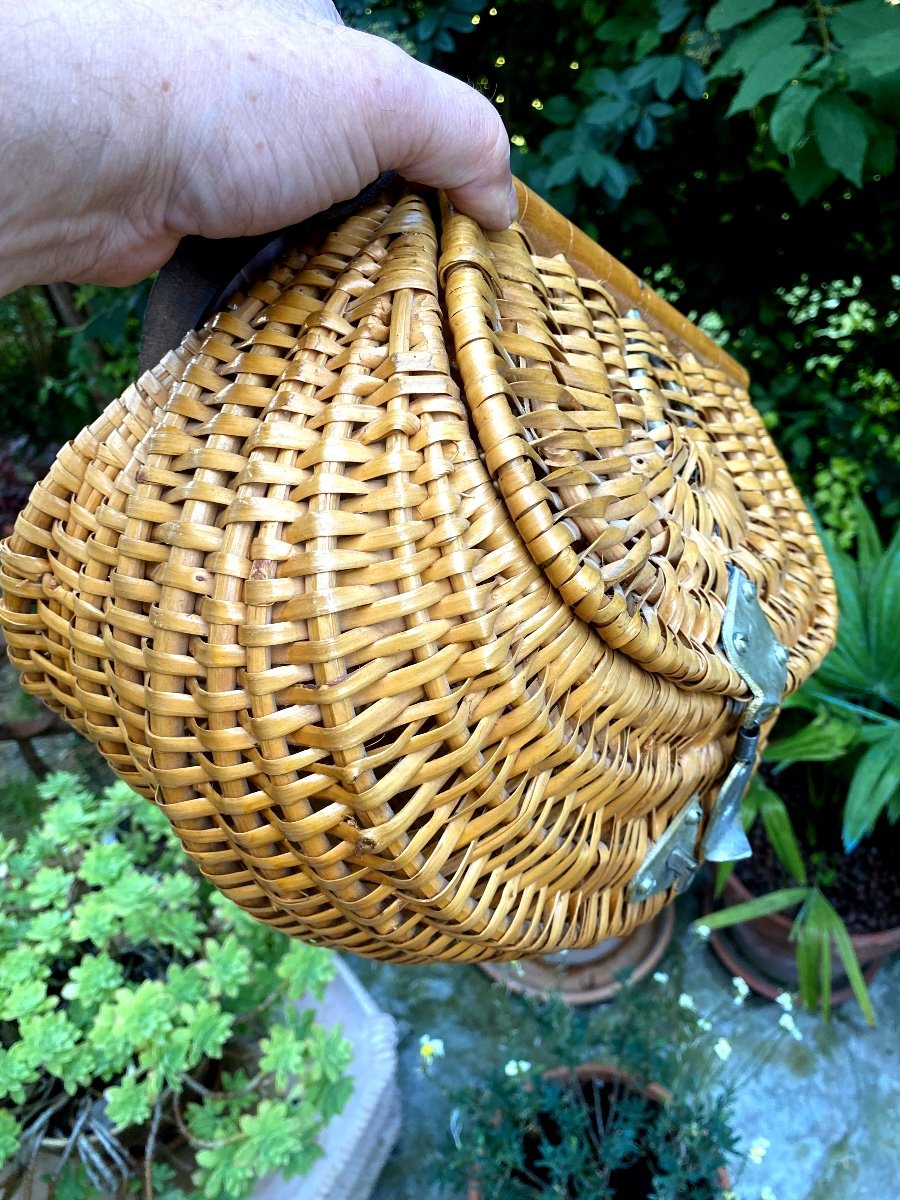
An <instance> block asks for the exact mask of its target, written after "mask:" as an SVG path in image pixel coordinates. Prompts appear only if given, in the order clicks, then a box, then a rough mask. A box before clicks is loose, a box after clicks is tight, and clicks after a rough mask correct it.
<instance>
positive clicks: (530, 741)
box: [0, 187, 835, 962]
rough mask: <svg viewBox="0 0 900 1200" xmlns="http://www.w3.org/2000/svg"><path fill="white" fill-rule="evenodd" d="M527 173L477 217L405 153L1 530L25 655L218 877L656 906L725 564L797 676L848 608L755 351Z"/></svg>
mask: <svg viewBox="0 0 900 1200" xmlns="http://www.w3.org/2000/svg"><path fill="white" fill-rule="evenodd" d="M520 198H521V202H522V219H521V224H520V225H519V226H515V227H513V229H511V230H510V231H508V232H505V233H498V234H485V233H484V232H482V230H481V229H479V227H478V226H477V225H476V224H475V223H474V222H473V221H471V220H470V219H468V218H466V217H463V216H461V215H459V214H457V213H454V212H453V211H452V210H451V209H449V207H448V206H447V205H446V203H444V202H443V201H441V200H439V198H438V197H436V196H435V195H433V194H430V193H427V192H424V191H422V190H419V189H406V190H402V189H400V188H399V187H398V188H397V189H396V190H394V191H389V192H387V193H385V194H384V195H383V196H382V197H380V198H379V199H378V200H377V201H376V202H375V203H372V204H370V206H369V207H367V208H366V209H365V210H363V211H362V212H360V213H358V214H357V215H355V216H352V217H350V218H348V219H346V220H344V221H343V222H342V223H341V224H340V226H339V227H338V228H335V229H333V230H331V231H330V232H327V233H325V234H323V235H322V236H321V237H319V239H318V242H317V244H311V245H309V246H304V247H302V248H301V247H298V248H296V249H294V250H291V251H290V252H288V253H287V254H286V255H285V256H284V257H283V258H282V259H280V260H279V261H278V262H277V264H276V265H275V266H274V267H273V268H272V269H271V270H270V272H269V275H268V278H265V279H261V280H260V281H259V282H258V283H256V284H255V285H254V286H253V287H252V288H250V289H249V292H248V294H247V295H246V296H235V297H234V298H233V300H232V302H231V303H229V304H228V305H227V307H226V308H224V309H223V311H221V312H219V313H218V314H217V315H216V316H215V317H214V318H213V319H212V320H211V321H210V322H209V323H208V324H207V325H206V326H205V328H204V329H203V330H202V331H201V332H200V333H199V335H198V334H190V335H189V336H188V337H187V338H186V339H185V341H184V343H183V345H182V346H181V348H180V349H179V350H177V351H175V352H173V353H171V354H170V355H168V356H167V358H166V359H165V360H164V361H163V363H162V364H160V366H158V367H157V368H156V369H154V370H153V371H152V372H148V373H146V374H145V375H143V377H142V378H141V379H139V380H138V381H137V383H135V384H134V385H133V386H131V387H129V388H128V389H127V391H126V392H125V393H124V394H123V395H122V396H121V397H120V398H119V399H118V400H116V401H114V402H113V403H112V404H111V405H110V406H109V408H108V409H107V410H106V412H105V413H104V414H103V415H102V416H101V417H99V418H98V419H97V420H96V421H95V422H94V424H93V425H92V426H91V427H90V428H89V429H86V430H84V431H83V432H82V433H81V434H79V436H78V437H77V438H76V439H75V440H74V441H73V442H72V443H70V444H69V445H67V446H65V447H64V448H63V449H62V450H61V451H60V454H59V457H58V459H57V460H56V462H55V463H54V465H53V467H52V469H51V471H50V473H49V475H48V476H47V478H46V479H45V480H44V481H43V482H42V483H40V484H38V485H37V486H36V488H35V489H34V492H33V494H32V496H31V499H30V502H29V504H28V507H27V509H26V510H25V512H24V513H23V514H22V515H21V516H20V518H19V520H18V522H17V525H16V528H15V533H14V534H13V536H12V537H11V538H10V539H9V540H8V541H7V542H6V543H5V544H4V545H3V547H2V568H0V569H2V579H0V584H2V589H3V601H2V612H0V620H2V625H3V628H4V631H5V634H6V638H7V641H8V644H9V653H10V658H11V660H12V662H13V663H14V664H15V666H16V667H17V668H18V670H19V671H20V672H21V677H22V682H23V684H24V686H25V687H26V688H27V689H28V690H29V691H30V692H32V693H34V694H35V695H36V696H39V697H40V698H41V699H42V700H43V701H44V702H45V703H46V704H48V705H49V706H50V707H51V708H52V709H54V710H55V711H57V712H59V713H60V714H61V715H62V716H63V717H65V719H66V720H67V721H69V722H70V723H71V724H72V725H73V726H74V727H75V728H76V729H77V730H79V731H80V732H81V733H83V734H84V735H85V736H86V737H88V738H90V739H91V740H92V741H94V742H95V743H96V745H97V746H98V748H99V750H100V751H101V752H102V754H103V755H104V756H105V757H106V759H107V760H108V761H109V763H110V764H111V766H112V767H113V769H114V770H115V771H116V772H117V773H118V774H119V775H120V776H121V777H122V778H123V779H125V780H127V781H128V783H130V784H131V785H132V786H133V787H135V788H136V789H137V790H138V791H139V792H142V793H143V794H144V795H145V796H147V797H148V798H149V799H152V800H155V802H156V803H157V804H159V805H160V807H161V808H162V809H163V811H164V812H165V813H166V815H167V817H168V818H169V820H170V821H171V823H172V825H173V827H174V829H175V830H176V831H177V833H178V835H179V837H180V838H181V840H182V842H183V844H184V847H185V850H186V851H187V852H188V854H190V855H191V856H192V857H193V858H194V859H195V860H196V861H197V862H198V863H199V864H200V867H201V868H202V870H203V872H204V873H205V874H206V875H207V876H208V877H209V878H210V879H211V880H212V881H213V882H214V883H215V884H216V885H217V886H218V887H219V888H220V889H221V890H222V891H223V892H224V893H225V894H226V895H227V896H229V897H230V898H231V899H232V900H234V901H235V902H236V903H237V904H239V905H241V906H242V907H243V908H244V909H246V910H247V911H248V912H249V913H251V914H252V915H253V916H254V917H257V918H258V919H259V920H262V921H266V922H269V923H270V924H272V925H274V926H277V927H278V928H279V929H282V930H283V931H284V932H285V933H288V934H291V935H295V936H298V937H303V938H309V939H312V940H315V941H319V942H327V943H331V944H333V945H336V946H339V947H341V948H343V949H346V950H351V951H355V952H356V953H359V954H366V955H370V956H372V957H376V958H383V959H392V960H395V961H403V962H415V961H423V960H431V959H446V960H454V961H478V960H486V959H505V958H506V959H508V958H516V957H523V956H526V955H545V954H548V953H550V952H552V951H557V950H560V949H563V948H577V947H585V946H590V945H593V944H594V943H596V942H597V941H599V940H600V939H602V938H607V937H614V936H620V935H622V934H625V933H627V932H628V931H629V930H630V929H631V928H632V927H634V926H635V925H636V924H638V923H640V922H642V921H645V920H647V919H649V918H650V917H651V916H653V915H654V914H655V913H656V912H657V911H659V909H660V908H661V907H662V905H663V904H664V903H665V902H666V901H667V900H668V899H669V898H671V895H672V893H673V890H674V888H673V887H671V886H668V887H661V888H656V889H653V888H650V887H646V886H645V887H643V888H642V889H641V891H642V894H640V895H636V894H635V892H634V889H632V890H631V891H630V892H629V891H628V884H629V880H631V879H632V877H633V876H635V874H636V872H637V871H638V870H639V868H640V866H641V864H642V863H643V862H644V860H645V858H646V856H647V854H648V852H649V851H650V850H651V849H652V847H653V846H654V844H656V843H657V842H658V840H659V839H660V838H661V837H662V836H664V834H665V831H666V829H667V827H668V826H669V825H670V824H671V823H672V821H673V820H674V819H675V818H676V816H677V815H678V814H679V813H683V812H684V810H685V808H686V806H687V805H688V803H689V802H692V803H694V804H695V805H696V804H698V803H699V805H700V806H701V809H700V812H702V814H703V820H702V823H703V826H704V828H705V826H706V824H707V823H708V818H709V814H710V813H711V811H712V809H713V805H714V803H715V802H716V796H717V794H718V791H719V788H720V785H721V784H722V780H723V777H724V776H725V774H726V773H727V771H728V767H729V763H730V761H731V755H732V749H733V746H734V744H735V739H736V734H737V732H738V729H739V727H740V726H741V725H742V722H743V724H745V725H746V724H747V722H746V720H745V719H744V714H746V712H747V702H748V701H750V700H752V695H751V693H752V692H753V688H752V686H748V680H747V676H746V673H742V671H741V670H740V669H738V667H736V665H735V661H736V660H735V656H734V654H731V655H729V654H728V653H727V652H726V648H725V647H723V641H722V627H723V617H724V614H725V612H726V606H727V603H728V596H729V589H730V587H731V586H732V584H733V581H734V577H735V572H737V573H738V575H739V577H740V578H741V579H743V580H744V581H745V588H748V587H749V588H750V589H751V591H752V590H753V587H754V586H755V590H756V594H757V595H758V597H759V600H760V602H761V606H762V607H761V611H762V613H764V615H765V618H766V620H767V621H768V623H769V625H770V626H771V628H772V630H774V633H775V635H776V636H777V638H778V639H779V641H780V642H781V643H783V644H784V645H785V646H786V647H788V648H789V650H790V659H789V664H788V667H789V674H788V679H789V687H796V686H797V685H798V684H799V683H800V682H801V681H802V680H803V679H804V678H805V677H806V675H807V674H808V673H809V672H810V671H811V670H812V669H813V668H815V666H816V665H817V664H818V663H819V661H820V660H821V658H822V657H823V655H824V654H825V652H826V651H827V649H828V648H829V646H830V644H831V641H832V640H833V634H834V625H835V601H834V589H833V584H832V580H831V576H830V573H829V570H828V565H827V561H826V559H825V556H824V554H823V552H822V548H821V545H820V543H819V541H818V539H817V537H816V533H815V530H814V527H813V524H812V521H811V519H810V517H809V516H808V514H807V512H806V511H805V509H804V507H803V504H802V502H801V500H800V498H799V496H798V494H797V492H796V490H795V489H794V487H793V485H792V483H791V481H790V479H789V477H788V474H787V471H786V469H785V467H784V464H783V463H782V460H781V459H780V458H779V456H778V454H777V452H776V450H775V449H774V447H773V445H772V443H771V441H770V439H769V437H768V434H767V433H766V431H765V429H764V427H763V425H762V422H761V421H760V419H759V417H758V416H757V414H756V413H755V412H754V410H753V409H752V407H751V406H750V404H749V402H748V399H747V395H746V392H745V390H744V387H745V383H746V378H745V376H744V375H743V372H742V371H741V369H740V368H739V367H737V366H736V364H734V363H732V362H731V360H730V359H728V358H727V356H725V355H724V354H723V353H722V351H721V350H719V349H718V348H717V347H715V346H713V345H712V343H710V342H708V341H707V340H706V339H705V338H704V337H703V335H702V334H700V333H699V332H698V331H697V330H696V329H695V328H694V327H693V326H691V325H690V324H689V323H688V322H687V321H686V320H685V319H684V318H683V317H680V316H679V315H678V314H677V313H675V312H674V310H672V309H671V308H669V306H668V305H666V304H665V303H664V302H663V301H662V300H661V299H660V298H659V297H658V296H656V295H654V293H652V292H651V291H650V289H645V288H644V287H643V285H642V284H640V283H639V281H638V280H637V279H636V278H635V277H634V276H632V275H631V274H630V273H629V272H628V271H626V270H625V269H624V268H623V267H621V266H620V265H619V264H618V263H616V262H615V260H613V259H611V258H610V257H609V256H608V255H606V254H605V252H604V251H602V250H601V249H600V248H599V247H597V246H596V245H594V244H593V243H592V242H590V241H589V239H587V238H586V237H585V236H584V235H583V234H582V233H580V232H579V231H577V230H575V229H574V228H573V227H572V226H571V225H570V224H569V223H568V222H567V221H565V219H564V218H562V217H560V216H559V214H557V213H555V212H554V211H553V210H552V209H549V208H548V207H547V206H546V205H544V204H543V203H542V202H541V201H540V200H538V199H537V198H536V197H534V196H533V195H532V194H531V193H528V192H526V191H525V190H524V189H522V191H521V192H520ZM784 657H785V656H784V654H783V652H782V658H784ZM770 708H771V705H770ZM767 712H768V710H767ZM699 819H700V818H699V817H698V815H697V813H695V814H694V820H695V821H697V820H699ZM697 845H698V847H699V849H698V851H697V857H698V858H699V857H701V856H702V846H701V845H700V843H697ZM651 892H652V894H649V893H651Z"/></svg>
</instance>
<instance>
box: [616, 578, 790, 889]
mask: <svg viewBox="0 0 900 1200" xmlns="http://www.w3.org/2000/svg"><path fill="white" fill-rule="evenodd" d="M722 649H723V650H724V652H725V656H726V657H727V659H728V661H729V662H730V663H731V665H732V666H733V667H734V669H735V670H736V671H737V673H738V674H739V675H740V677H741V679H743V681H744V682H745V683H746V685H747V687H748V688H749V690H750V696H751V698H750V700H749V702H748V704H747V708H746V709H745V711H744V713H743V717H742V720H741V727H740V729H739V730H738V734H737V740H736V741H735V745H734V752H733V755H732V760H731V767H730V769H729V771H728V774H727V775H726V776H725V780H724V782H723V784H722V786H721V788H720V789H719V794H718V796H717V797H716V801H715V804H714V805H713V810H712V812H711V814H710V818H709V823H708V824H707V827H706V832H705V833H704V835H703V839H702V842H698V837H697V834H698V830H699V825H700V822H701V820H702V817H703V812H702V809H701V807H700V802H699V800H698V798H697V796H692V797H691V799H690V800H689V801H688V803H687V804H686V805H685V807H684V808H683V809H682V810H681V812H680V813H678V815H677V816H676V817H675V818H674V819H673V820H672V821H671V822H670V824H669V825H668V827H667V828H666V830H665V832H664V833H663V834H662V836H661V837H660V838H659V840H658V841H657V842H655V843H654V844H653V845H652V846H651V847H650V849H649V851H648V852H647V856H646V857H645V859H644V861H643V863H642V864H641V866H640V867H639V869H638V871H637V873H636V874H635V876H634V877H633V878H632V880H631V882H630V883H629V885H628V898H629V900H631V901H633V902H638V901H641V900H647V899H649V897H650V896H654V895H656V894H657V893H658V892H664V891H668V890H669V888H671V887H674V888H675V890H676V891H678V892H681V891H684V889H685V888H686V887H688V886H689V885H690V883H691V882H692V881H693V878H694V875H695V874H696V873H697V870H698V869H699V866H700V863H701V862H703V861H704V860H708V861H710V862H733V861H736V860H738V859H741V858H749V857H750V854H751V849H750V843H749V841H748V840H747V835H746V834H745V832H744V827H743V825H742V823H741V801H742V800H743V798H744V793H745V791H746V790H747V785H748V784H749V782H750V779H751V777H752V775H753V770H754V767H755V766H756V755H757V749H758V746H759V727H760V724H761V723H762V722H763V721H767V720H768V719H769V718H770V717H772V716H774V715H775V713H776V712H777V711H778V708H779V706H780V704H781V700H782V697H783V696H784V692H785V689H786V687H787V667H788V652H787V649H786V647H784V646H783V645H782V644H781V643H780V642H779V641H778V640H777V639H776V637H775V634H774V633H773V632H772V626H771V625H770V624H769V621H768V619H767V617H766V614H765V613H764V612H763V610H762V607H761V606H760V603H759V599H758V597H757V594H756V587H755V586H754V584H753V582H752V581H751V580H750V579H748V578H747V576H746V575H745V574H744V572H743V571H741V570H740V568H739V567H729V588H728V600H727V604H726V608H725V618H724V620H723V622H722Z"/></svg>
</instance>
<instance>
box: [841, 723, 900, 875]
mask: <svg viewBox="0 0 900 1200" xmlns="http://www.w3.org/2000/svg"><path fill="white" fill-rule="evenodd" d="M898 729H900V727H898ZM898 791H900V737H897V736H894V737H893V738H890V739H887V738H885V739H883V740H881V741H878V742H876V743H875V744H874V745H872V746H870V747H869V748H868V750H867V751H866V752H865V754H864V755H863V756H862V758H861V759H860V760H859V762H858V763H857V764H856V770H855V771H854V772H853V778H852V780H851V781H850V788H849V790H848V792H847V799H846V801H845V803H844V822H843V827H842V830H841V837H842V839H843V842H844V849H845V850H847V851H848V853H849V852H850V851H851V850H855V849H856V847H857V846H858V845H859V843H860V842H861V841H862V839H863V838H864V837H866V836H867V834H870V833H871V832H872V830H873V829H874V828H875V824H876V822H877V821H878V818H879V817H880V816H881V814H882V812H883V811H884V809H885V808H886V807H887V806H888V805H889V804H890V803H891V801H892V799H893V798H894V796H895V795H896V794H897V792H898Z"/></svg>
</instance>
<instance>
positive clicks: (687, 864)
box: [628, 795, 703, 903]
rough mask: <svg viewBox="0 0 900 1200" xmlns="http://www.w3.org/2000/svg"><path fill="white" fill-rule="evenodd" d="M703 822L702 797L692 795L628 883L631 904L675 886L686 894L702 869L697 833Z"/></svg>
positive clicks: (676, 889) (678, 890)
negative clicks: (698, 859) (696, 850)
mask: <svg viewBox="0 0 900 1200" xmlns="http://www.w3.org/2000/svg"><path fill="white" fill-rule="evenodd" d="M702 820H703V809H702V808H701V806H700V800H699V797H697V796H696V795H694V796H691V798H690V800H689V801H688V802H687V804H686V805H685V806H684V808H683V809H682V810H681V812H680V813H678V815H677V816H676V817H674V818H673V819H672V821H670V823H669V824H668V825H667V826H666V829H665V830H664V832H663V834H662V837H660V838H659V840H658V841H656V842H654V843H653V845H652V846H651V847H650V849H649V850H648V851H647V855H646V857H645V858H644V861H643V862H642V863H641V865H640V868H639V870H638V872H637V874H636V875H635V876H633V877H632V879H631V882H630V883H629V884H628V899H629V900H630V901H631V902H632V903H639V902H640V901H641V900H649V899H650V897H651V896H655V895H656V894H657V893H658V892H667V891H668V890H669V888H671V887H674V888H675V891H676V892H683V891H685V890H686V889H687V888H688V887H690V885H691V883H692V882H693V880H694V876H695V875H696V873H697V870H698V868H699V866H700V864H699V862H698V861H697V858H696V852H695V847H696V843H697V830H698V829H699V828H700V822H701V821H702Z"/></svg>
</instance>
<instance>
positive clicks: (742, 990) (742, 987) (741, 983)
mask: <svg viewBox="0 0 900 1200" xmlns="http://www.w3.org/2000/svg"><path fill="white" fill-rule="evenodd" d="M731 982H732V983H733V984H734V991H735V996H734V1003H735V1004H743V1003H744V1001H745V1000H746V999H747V997H748V996H749V995H750V988H749V987H748V986H747V981H746V979H741V977H740V975H735V976H734V978H733V979H732V981H731Z"/></svg>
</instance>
